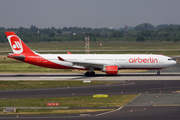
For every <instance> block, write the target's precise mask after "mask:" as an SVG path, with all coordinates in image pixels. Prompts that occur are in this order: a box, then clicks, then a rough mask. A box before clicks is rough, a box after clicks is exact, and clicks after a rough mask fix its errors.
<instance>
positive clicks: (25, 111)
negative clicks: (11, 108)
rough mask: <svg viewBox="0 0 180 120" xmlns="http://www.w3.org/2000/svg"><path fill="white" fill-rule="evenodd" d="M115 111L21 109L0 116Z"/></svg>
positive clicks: (0, 113) (1, 113)
mask: <svg viewBox="0 0 180 120" xmlns="http://www.w3.org/2000/svg"><path fill="white" fill-rule="evenodd" d="M111 110H114V109H70V110H57V109H56V110H53V109H52V110H50V109H19V111H18V112H17V113H14V112H7V113H3V112H0V115H17V114H18V115H45V114H46V115H47V114H78V113H81V114H82V113H90V112H103V111H111Z"/></svg>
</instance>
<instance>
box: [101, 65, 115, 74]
mask: <svg viewBox="0 0 180 120" xmlns="http://www.w3.org/2000/svg"><path fill="white" fill-rule="evenodd" d="M102 71H103V72H106V74H111V75H116V74H118V66H106V67H104V68H103V69H102Z"/></svg>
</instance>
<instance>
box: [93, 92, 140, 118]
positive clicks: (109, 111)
mask: <svg viewBox="0 0 180 120" xmlns="http://www.w3.org/2000/svg"><path fill="white" fill-rule="evenodd" d="M140 95H141V93H139V95H138V96H136V97H135V98H134V99H132V100H131V101H130V102H129V103H131V102H132V101H133V100H135V99H136V98H137V97H139V96H140ZM129 103H127V104H125V105H123V106H121V107H119V108H118V109H116V110H113V111H108V112H104V113H100V114H97V115H94V116H101V115H105V114H109V113H112V112H116V111H119V110H121V109H122V108H123V107H125V106H126V105H128V104H129Z"/></svg>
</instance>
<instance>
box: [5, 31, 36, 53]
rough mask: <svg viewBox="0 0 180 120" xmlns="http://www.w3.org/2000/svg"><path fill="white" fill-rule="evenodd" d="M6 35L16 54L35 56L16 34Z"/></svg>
mask: <svg viewBox="0 0 180 120" xmlns="http://www.w3.org/2000/svg"><path fill="white" fill-rule="evenodd" d="M5 33H6V36H7V39H8V41H9V44H10V46H11V48H12V50H13V52H14V54H24V53H29V54H34V52H33V51H32V50H31V49H30V48H29V47H28V46H27V45H26V44H25V43H24V42H23V41H22V40H21V39H20V38H19V37H18V36H17V35H16V34H15V33H14V32H5Z"/></svg>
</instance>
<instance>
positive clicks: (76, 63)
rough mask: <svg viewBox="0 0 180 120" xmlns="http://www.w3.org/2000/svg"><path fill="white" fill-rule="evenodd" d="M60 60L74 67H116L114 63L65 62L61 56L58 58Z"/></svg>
mask: <svg viewBox="0 0 180 120" xmlns="http://www.w3.org/2000/svg"><path fill="white" fill-rule="evenodd" d="M58 59H59V60H60V61H66V62H71V63H72V64H73V65H77V66H83V67H85V68H90V67H95V68H100V69H102V68H103V67H104V66H109V65H114V64H112V63H102V62H96V61H93V62H92V61H69V60H64V59H63V58H61V57H59V56H58Z"/></svg>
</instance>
